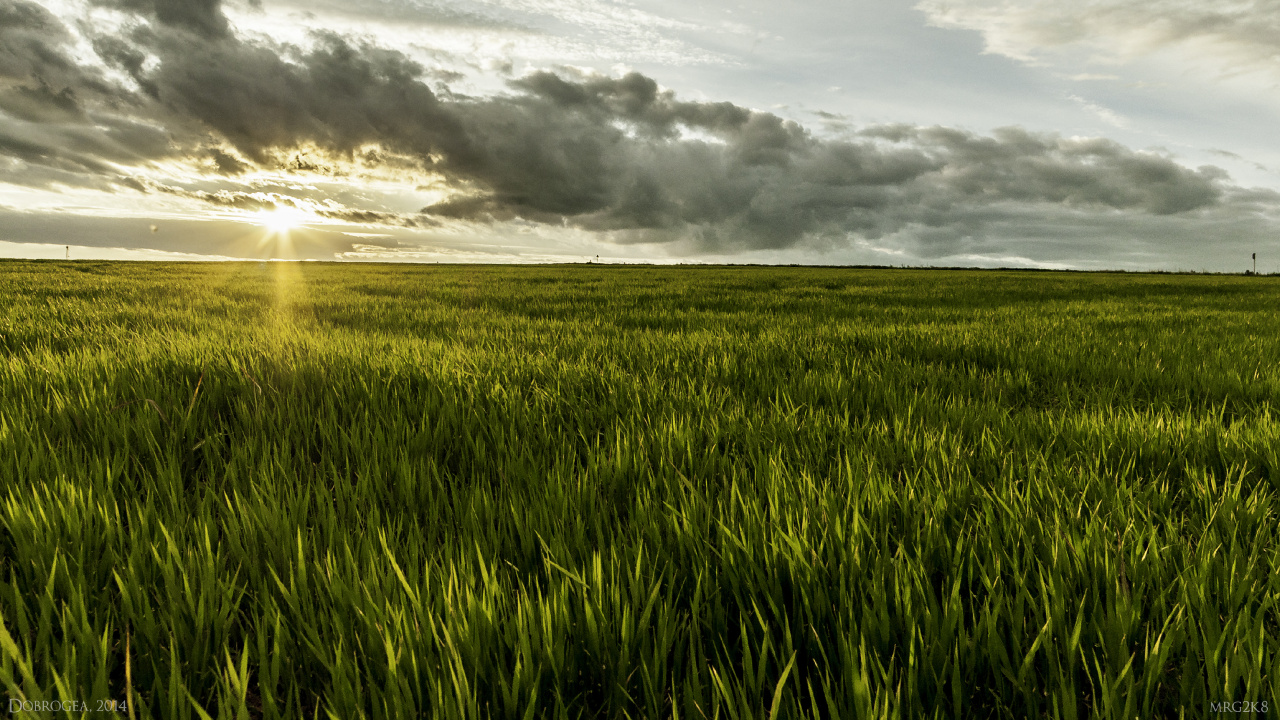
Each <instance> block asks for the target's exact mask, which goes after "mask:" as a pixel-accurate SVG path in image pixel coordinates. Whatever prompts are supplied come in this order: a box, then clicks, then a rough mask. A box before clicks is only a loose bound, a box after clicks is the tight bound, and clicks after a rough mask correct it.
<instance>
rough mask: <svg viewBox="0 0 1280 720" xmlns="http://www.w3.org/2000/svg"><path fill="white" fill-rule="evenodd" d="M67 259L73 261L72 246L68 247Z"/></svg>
mask: <svg viewBox="0 0 1280 720" xmlns="http://www.w3.org/2000/svg"><path fill="white" fill-rule="evenodd" d="M67 259H68V260H70V259H71V246H70V245H68V246H67Z"/></svg>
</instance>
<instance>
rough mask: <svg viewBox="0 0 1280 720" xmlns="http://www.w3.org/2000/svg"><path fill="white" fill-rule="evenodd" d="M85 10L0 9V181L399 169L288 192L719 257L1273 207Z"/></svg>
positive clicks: (373, 50)
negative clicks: (449, 75)
mask: <svg viewBox="0 0 1280 720" xmlns="http://www.w3.org/2000/svg"><path fill="white" fill-rule="evenodd" d="M97 1H98V3H99V6H98V7H99V8H100V9H101V8H106V9H108V10H110V11H111V12H114V13H116V15H117V17H119V18H122V20H121V22H119V23H118V24H117V25H116V26H115V27H114V29H110V30H97V29H95V28H94V27H93V26H92V25H90V24H87V23H80V24H78V25H76V24H74V23H69V22H65V21H64V20H63V19H60V18H59V17H56V16H55V15H53V14H52V13H50V12H49V11H48V10H46V9H45V8H43V7H42V6H40V5H38V4H35V3H33V2H30V1H29V0H0V112H3V115H0V181H3V182H7V183H11V184H23V185H28V186H38V187H86V188H97V189H104V190H108V191H111V192H118V193H122V194H123V193H134V194H139V195H142V196H147V197H160V198H174V197H179V198H183V199H185V200H188V201H192V202H199V203H203V204H206V205H208V206H210V207H211V208H239V209H246V210H248V209H264V208H269V207H271V206H274V205H277V204H279V203H281V202H285V203H288V202H293V201H288V200H282V199H281V198H280V197H278V196H274V195H271V194H270V193H267V194H264V193H263V192H261V190H262V188H261V187H255V186H254V185H253V181H252V179H251V178H252V177H253V176H254V174H255V173H260V172H274V173H278V174H279V173H284V174H286V175H287V174H288V173H298V174H300V175H301V176H305V177H308V178H316V177H319V178H324V179H326V180H327V181H328V182H331V183H342V182H346V183H348V184H350V185H351V186H352V187H359V186H360V184H361V183H363V182H366V181H367V180H368V178H370V177H374V176H376V177H378V178H381V179H383V180H388V179H390V180H395V179H396V178H399V179H400V180H401V182H403V183H405V184H407V185H410V186H412V185H417V186H418V187H420V188H421V189H423V190H424V191H426V190H430V193H431V194H430V196H428V195H426V194H424V196H423V197H424V198H425V199H426V200H428V201H426V202H424V203H423V205H422V206H421V208H420V209H417V211H416V212H414V211H413V209H409V210H404V209H400V210H394V209H389V208H388V207H387V206H385V205H377V203H370V202H368V201H367V198H368V195H367V194H363V195H362V194H361V193H360V192H355V191H353V192H350V193H347V194H346V195H345V196H344V197H343V199H342V200H341V201H338V200H335V199H334V198H333V197H323V198H320V197H315V195H316V194H317V193H318V192H319V191H316V190H314V189H312V190H307V189H305V188H303V189H302V190H300V191H299V192H300V193H301V194H302V195H304V196H306V195H307V193H311V197H310V198H309V200H310V202H311V203H312V205H313V206H314V207H315V208H316V213H317V215H318V216H321V217H327V218H332V219H338V220H343V221H346V222H351V223H361V224H366V225H387V226H397V227H438V226H442V225H448V224H450V223H453V224H457V223H491V222H495V221H510V220H514V219H521V220H524V221H532V222H535V223H540V224H543V225H546V226H552V227H554V226H567V227H570V228H574V229H577V230H585V231H591V232H594V233H598V234H599V235H600V236H601V237H603V238H606V239H607V240H608V241H610V242H613V243H619V244H637V243H652V244H658V245H662V246H665V247H667V248H669V249H671V250H672V251H676V252H681V253H715V254H721V255H732V254H734V253H739V252H747V251H761V250H777V249H786V248H795V247H807V248H815V247H816V248H831V247H842V246H847V245H849V244H850V243H854V242H866V241H878V240H883V239H886V238H891V239H895V241H896V242H906V241H907V240H904V238H907V239H908V240H909V241H910V242H911V243H913V244H914V245H915V246H916V249H917V252H918V254H919V255H920V256H922V257H930V256H943V255H947V254H957V253H963V252H965V251H966V248H969V249H972V248H974V247H979V248H981V247H988V249H991V248H994V249H993V250H992V251H993V252H995V251H996V250H1000V248H996V247H995V245H992V243H995V244H996V245H1001V243H1003V245H1001V248H1005V249H1007V247H1005V246H1007V245H1008V244H1009V243H1010V242H1012V241H1013V240H1016V237H1017V235H1018V233H1024V232H1030V231H1028V230H1026V228H1029V227H1035V228H1039V230H1037V232H1039V231H1042V230H1043V225H1044V222H1045V220H1046V219H1047V218H1052V219H1053V220H1054V221H1055V222H1057V221H1062V222H1076V223H1077V224H1078V225H1080V224H1081V223H1083V226H1098V225H1099V224H1101V225H1106V226H1108V227H1112V228H1121V229H1123V230H1124V232H1126V233H1129V236H1131V237H1132V236H1133V235H1134V234H1135V233H1136V234H1137V235H1141V234H1142V233H1143V232H1144V231H1143V228H1147V229H1148V231H1149V232H1153V233H1154V232H1160V233H1167V232H1168V231H1167V228H1168V227H1169V223H1168V222H1167V221H1166V220H1165V219H1184V220H1186V221H1187V222H1193V221H1205V222H1209V221H1212V222H1220V221H1222V219H1223V218H1229V217H1250V218H1264V217H1270V214H1271V213H1273V212H1274V208H1275V207H1276V205H1277V198H1276V197H1274V194H1270V193H1266V192H1258V191H1249V190H1245V189H1242V188H1239V187H1237V186H1234V185H1232V184H1231V182H1230V179H1229V178H1228V177H1227V176H1226V174H1225V173H1224V172H1222V171H1221V170H1218V169H1216V168H1214V167H1207V166H1206V167H1201V168H1196V169H1193V168H1188V167H1185V166H1183V165H1181V164H1179V163H1178V162H1176V161H1175V160H1174V159H1173V158H1172V157H1170V156H1168V155H1167V154H1162V153H1159V152H1148V151H1138V150H1133V149H1131V148H1128V147H1125V146H1122V145H1120V144H1118V143H1115V142H1112V141H1109V140H1105V139H1099V138H1072V137H1062V136H1059V135H1054V134H1045V133H1034V132H1029V131H1026V130H1023V129H1019V128H1005V129H1001V130H998V131H995V132H994V133H992V134H990V135H978V134H975V133H972V132H967V131H963V130H958V129H954V128H946V127H920V126H908V125H884V126H876V127H869V128H863V129H861V130H859V131H857V132H855V133H852V134H849V135H847V136H846V137H844V138H843V139H838V140H837V139H830V138H824V137H819V136H816V135H814V134H813V133H811V132H810V131H808V130H807V129H805V128H804V127H802V126H800V125H798V124H796V123H795V122H792V121H789V120H785V119H783V118H781V117H779V116H777V115H774V114H771V113H768V112H761V111H758V110H752V109H749V108H744V107H740V106H737V105H733V104H731V103H725V102H720V103H717V102H692V101H687V100H682V99H679V98H678V97H677V96H676V95H675V94H674V93H672V92H671V91H668V90H664V89H663V88H661V87H660V86H659V85H658V83H657V82H656V81H655V80H654V79H652V78H649V77H646V76H644V75H642V74H639V73H634V72H633V73H628V74H625V75H623V76H621V77H606V76H601V75H595V74H590V73H584V72H581V71H571V70H567V69H563V70H560V71H557V72H549V71H542V72H534V73H532V74H528V75H525V76H523V77H520V78H518V79H514V80H512V81H511V82H510V83H509V86H508V91H507V92H505V93H503V94H499V95H495V96H488V97H469V96H464V95H460V94H455V93H453V92H451V91H450V90H449V89H448V88H447V87H445V86H443V85H441V84H439V83H438V82H436V83H435V84H434V85H433V84H432V81H433V80H434V79H435V78H433V77H432V76H431V74H430V72H429V71H428V70H427V69H425V68H424V67H423V66H422V65H420V64H418V63H417V62H415V61H413V60H412V59H410V58H409V57H408V56H406V55H404V54H402V53H400V52H398V51H395V50H391V49H387V48H383V47H380V46H378V45H376V44H374V43H372V42H370V41H368V40H359V39H352V38H348V37H344V36H341V35H338V34H335V33H317V34H315V35H314V36H313V37H312V41H311V42H310V44H308V45H307V46H305V47H303V46H295V45H288V44H280V43H273V42H271V41H268V40H262V39H251V38H246V37H242V36H240V35H238V34H237V33H236V32H235V30H234V28H233V27H232V26H231V25H230V24H229V23H228V21H227V18H226V16H225V15H224V14H223V12H222V9H221V7H220V5H219V3H218V1H217V0H97ZM973 6H974V7H977V4H976V3H975V4H974V5H973ZM959 7H962V8H963V7H969V6H966V5H960V6H959ZM983 7H985V5H984V6H983ZM993 7H995V6H993ZM998 7H999V8H1004V9H1006V10H1007V9H1008V8H1010V7H1013V4H1008V3H1006V4H1003V5H1000V6H998ZM1037 7H1038V5H1037ZM1046 7H1048V6H1046ZM1135 7H1136V5H1135ZM938 12H941V11H940V10H939V11H938ZM956 12H959V11H956ZM993 12H994V11H993ZM946 17H949V18H952V20H948V21H949V22H952V21H954V22H960V20H956V19H955V18H962V17H968V16H962V15H957V14H954V13H953V14H952V15H948V16H946ZM1046 32H1047V31H1046ZM1063 32H1065V31H1063ZM1081 32H1083V31H1081ZM1063 37H1064V38H1065V37H1067V36H1066V35H1064V36H1063ZM1065 41H1067V40H1064V42H1065ZM174 167H183V168H187V169H188V170H187V171H186V172H187V175H186V176H185V179H184V178H183V177H177V176H175V172H174V171H173V170H172V168H174ZM166 168H168V170H166ZM165 173H167V174H165ZM179 175H180V173H179ZM211 183H216V184H217V187H218V188H221V189H220V190H211V189H210V188H211V187H213V185H211ZM202 184H203V185H202ZM228 188H229V189H228ZM362 197H363V198H365V201H362V200H361V198H362ZM362 202H363V204H362ZM1206 219H1207V220H1206ZM1020 228H1021V229H1020ZM1000 251H1003V250H1000Z"/></svg>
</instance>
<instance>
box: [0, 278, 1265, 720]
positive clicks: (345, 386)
mask: <svg viewBox="0 0 1280 720" xmlns="http://www.w3.org/2000/svg"><path fill="white" fill-rule="evenodd" d="M1277 301H1280V282H1278V281H1276V280H1274V279H1273V278H1272V277H1271V276H1266V275H1262V276H1244V275H1241V274H1221V273H1192V272H1186V273H1181V272H1166V271H1151V272H1134V271H1060V270H1040V269H1024V268H1016V269H968V268H965V269H956V268H945V269H944V268H928V267H911V268H906V267H902V268H898V267H875V268H867V267H830V266H790V265H775V266H760V265H729V266H726V265H702V264H689V265H636V264H610V263H585V262H584V263H569V264H555V265H552V264H547V265H467V264H443V263H441V264H435V263H421V264H419V263H412V264H409V263H374V262H360V263H353V262H324V261H296V262H268V261H257V260H246V261H227V262H222V261H219V262H199V261H183V262H174V263H164V262H158V261H97V260H71V261H67V260H38V261H33V260H3V261H0V303H2V304H3V305H4V306H5V307H6V313H5V315H4V317H3V319H0V351H2V352H3V355H2V357H3V362H2V363H0V558H3V563H2V564H0V568H2V569H3V575H0V685H3V687H4V690H3V692H5V693H6V694H7V700H8V701H10V702H12V701H17V702H19V703H42V702H43V703H49V702H57V703H73V702H82V703H86V704H89V705H90V709H92V705H93V703H97V702H99V701H104V702H108V703H114V704H112V705H109V706H108V709H109V710H112V711H114V712H116V713H117V714H120V715H121V716H127V717H130V718H135V717H137V718H144V717H165V718H202V717H218V718H237V719H238V718H248V717H251V718H293V717H334V718H354V717H369V718H391V717H410V716H422V715H431V716H436V717H503V718H506V717H520V718H528V717H551V718H561V717H566V718H567V717H609V718H613V717H617V718H621V717H655V718H656V717H663V718H666V717H671V718H676V717H679V718H700V717H706V718H712V717H722V718H735V719H736V718H754V717H777V718H782V717H788V718H790V717H824V718H849V717H858V718H861V717H876V718H914V717H931V718H932V717H938V718H942V717H983V718H988V717H989V718H1021V717H1055V718H1083V717H1091V718H1092V717H1096V718H1132V717H1134V716H1135V715H1138V716H1141V717H1201V716H1203V715H1205V714H1208V713H1210V712H1215V710H1213V709H1214V708H1219V709H1220V708H1221V707H1222V706H1221V703H1240V702H1248V703H1267V707H1268V708H1269V707H1271V704H1272V703H1274V702H1276V700H1277V699H1280V694H1278V693H1277V690H1280V672H1277V671H1276V668H1277V667H1280V528H1278V527H1277V522H1276V520H1277V518H1278V517H1280V514H1278V511H1280V497H1278V495H1277V493H1278V492H1280V414H1278V411H1280V365H1277V363H1276V362H1275V358H1277V357H1280V315H1278V314H1277V313H1276V312H1275V310H1274V308H1275V307H1276V306H1277ZM32 707H37V706H35V705H33V706H32ZM46 707H47V706H46ZM1259 707H1260V706H1259ZM72 714H74V713H72Z"/></svg>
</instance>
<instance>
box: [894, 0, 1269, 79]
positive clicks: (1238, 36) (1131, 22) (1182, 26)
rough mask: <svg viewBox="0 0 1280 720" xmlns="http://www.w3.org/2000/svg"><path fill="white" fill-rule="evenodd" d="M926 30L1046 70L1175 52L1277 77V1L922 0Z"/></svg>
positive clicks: (1218, 67) (1231, 70) (1208, 64)
mask: <svg viewBox="0 0 1280 720" xmlns="http://www.w3.org/2000/svg"><path fill="white" fill-rule="evenodd" d="M916 8H917V9H918V10H920V11H922V12H924V13H925V14H926V15H927V16H928V18H929V22H930V24H932V25H935V26H939V27H946V28H958V29H967V30H976V31H978V32H980V33H982V36H983V39H984V41H985V42H986V46H987V51H988V52H990V53H996V54H1000V55H1005V56H1008V57H1011V58H1015V59H1018V60H1021V61H1023V62H1027V63H1032V64H1044V63H1046V62H1048V61H1049V60H1051V59H1052V57H1051V56H1052V55H1053V54H1054V53H1055V52H1057V51H1064V50H1073V49H1074V50H1084V51H1086V52H1087V53H1089V59H1090V60H1091V61H1092V62H1098V63H1125V62H1128V61H1131V60H1134V59H1136V58H1138V57H1141V56H1145V55H1151V54H1154V53H1157V52H1161V51H1167V50H1168V51H1173V52H1175V53H1176V54H1177V55H1179V56H1181V57H1182V58H1184V59H1185V60H1186V61H1188V62H1189V63H1191V64H1193V65H1197V66H1200V67H1202V68H1204V69H1209V70H1212V71H1214V72H1218V73H1225V74H1237V73H1249V72H1257V71H1261V72H1264V73H1266V74H1268V75H1269V76H1271V77H1272V78H1276V79H1280V0H1213V1H1212V2H1205V1H1203V0H1199V1H1197V0H1093V1H1092V2H1077V3H1064V2H1058V1H1057V0H923V1H922V2H920V3H919V4H918V5H916Z"/></svg>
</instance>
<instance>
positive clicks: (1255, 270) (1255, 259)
mask: <svg viewBox="0 0 1280 720" xmlns="http://www.w3.org/2000/svg"><path fill="white" fill-rule="evenodd" d="M1253 274H1254V275H1257V274H1258V253H1254V254H1253Z"/></svg>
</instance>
